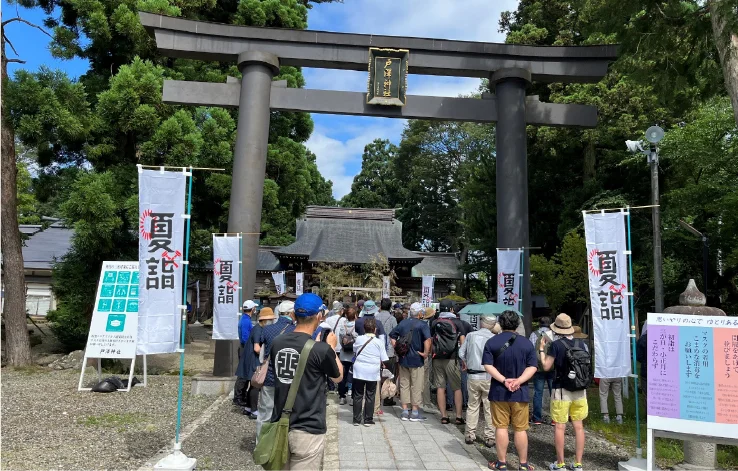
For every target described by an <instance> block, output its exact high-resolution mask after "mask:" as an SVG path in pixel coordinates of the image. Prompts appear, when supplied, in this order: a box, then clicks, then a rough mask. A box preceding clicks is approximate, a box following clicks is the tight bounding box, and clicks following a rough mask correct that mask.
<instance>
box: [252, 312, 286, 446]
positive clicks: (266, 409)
mask: <svg viewBox="0 0 738 471" xmlns="http://www.w3.org/2000/svg"><path fill="white" fill-rule="evenodd" d="M262 310H263V309H262ZM277 311H278V313H279V318H278V319H277V322H275V323H274V324H272V325H268V326H266V327H264V328H263V329H262V331H261V336H260V337H259V343H258V344H256V345H254V351H255V352H259V354H260V358H261V359H262V361H269V368H268V369H267V374H266V378H265V379H264V386H263V387H262V388H261V393H259V413H258V417H257V420H256V441H257V443H258V441H259V434H260V433H261V427H262V425H263V424H264V422H266V421H268V420H270V419H271V417H272V411H273V409H274V367H273V363H274V362H273V361H271V358H272V356H271V349H272V343H273V342H274V339H276V338H277V337H279V336H280V335H282V334H287V333H290V332H292V331H293V330H295V324H294V321H295V303H293V302H292V301H282V303H281V304H279V306H277ZM257 347H258V350H257Z"/></svg>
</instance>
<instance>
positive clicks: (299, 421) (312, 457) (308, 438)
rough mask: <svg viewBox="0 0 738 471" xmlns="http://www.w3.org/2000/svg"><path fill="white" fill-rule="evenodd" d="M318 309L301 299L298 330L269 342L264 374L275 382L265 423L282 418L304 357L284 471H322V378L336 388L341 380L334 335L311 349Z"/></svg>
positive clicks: (310, 299) (314, 301)
mask: <svg viewBox="0 0 738 471" xmlns="http://www.w3.org/2000/svg"><path fill="white" fill-rule="evenodd" d="M322 304H323V302H322V301H321V300H320V298H319V297H318V296H316V295H314V294H312V293H305V294H302V295H300V296H299V297H298V298H297V300H296V301H295V305H294V311H293V312H294V316H295V319H296V321H297V326H296V327H295V328H294V330H293V331H291V332H289V333H285V334H284V335H280V336H279V337H277V338H276V339H274V343H273V344H272V351H273V352H274V355H273V356H272V357H271V359H270V361H269V368H270V370H273V371H274V373H275V378H276V380H275V396H274V397H275V399H274V413H273V414H272V416H271V418H270V420H271V421H272V422H278V421H279V419H280V417H281V416H282V412H283V410H284V407H285V404H286V403H287V396H288V395H289V392H290V386H291V385H292V383H293V380H294V379H295V374H296V372H297V369H298V364H299V363H300V357H301V356H302V355H304V354H306V355H308V357H307V361H306V363H305V369H304V372H303V375H302V378H301V379H300V381H299V383H298V384H297V387H298V388H297V395H296V397H295V402H294V404H293V406H292V409H291V411H290V413H289V424H290V425H289V437H288V444H289V452H290V457H289V461H288V462H287V466H286V467H285V468H286V469H290V470H303V469H304V470H313V469H319V468H320V467H321V464H322V460H323V449H324V448H325V434H326V431H327V427H326V401H325V399H324V398H325V393H326V391H325V388H326V382H325V378H326V377H328V378H330V379H331V380H332V381H333V382H334V383H339V382H340V381H341V379H342V377H343V365H342V364H341V362H340V361H339V360H338V356H337V355H336V351H335V350H336V345H337V342H338V340H337V338H336V335H335V334H334V333H333V332H330V333H329V334H328V336H327V337H326V341H325V342H314V343H313V341H312V339H311V337H312V333H313V332H314V331H315V329H316V328H317V327H318V324H319V322H320V319H319V317H320V315H321V311H322V309H321V307H322V306H321V305H322ZM308 342H310V344H308ZM306 351H307V352H308V353H305V352H306Z"/></svg>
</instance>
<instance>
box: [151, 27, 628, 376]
mask: <svg viewBox="0 0 738 471" xmlns="http://www.w3.org/2000/svg"><path fill="white" fill-rule="evenodd" d="M139 17H140V19H141V23H142V24H143V26H144V27H145V28H146V29H147V31H149V33H150V34H151V35H152V36H153V37H154V38H155V39H156V45H157V47H158V48H159V50H161V51H162V52H163V53H164V54H166V55H169V56H171V57H178V58H186V59H195V60H202V61H221V62H236V63H237V64H238V68H239V70H240V71H241V73H242V79H241V80H240V81H239V80H237V79H235V78H234V79H229V80H228V81H227V82H226V83H205V82H183V81H176V80H166V81H165V82H164V92H163V93H164V102H165V103H170V104H180V105H191V106H223V107H230V108H238V127H237V134H236V145H235V149H234V163H233V183H232V188H231V205H230V212H229V215H228V232H239V233H243V234H244V238H243V266H244V267H245V268H244V272H243V296H244V298H243V299H248V298H250V297H252V296H253V291H254V285H255V281H256V266H257V263H256V262H257V254H258V246H259V231H260V227H261V205H262V197H263V189H264V178H265V173H266V157H267V140H268V135H269V118H270V111H272V110H275V111H304V112H308V113H324V114H339V115H363V116H377V117H388V118H403V119H435V120H441V121H470V122H477V123H492V122H496V123H497V125H496V141H497V142H496V146H497V148H496V168H497V184H496V186H497V227H498V228H502V230H498V231H497V247H499V248H527V247H529V237H528V164H527V148H526V126H527V125H529V124H531V125H544V126H577V127H584V128H593V127H595V126H596V125H597V109H596V107H594V106H588V105H578V104H558V103H543V102H541V101H539V100H538V98H537V97H535V96H527V95H526V88H527V86H528V85H529V84H530V83H532V82H543V83H551V82H563V83H572V82H597V81H599V80H600V79H601V78H602V77H604V76H605V74H606V73H607V68H608V64H609V62H611V61H612V60H614V59H615V58H616V53H617V49H616V46H612V45H606V46H556V47H552V46H545V47H540V46H522V45H513V44H496V43H480V42H468V41H447V40H438V39H421V38H406V37H395V36H374V35H364V34H344V33H328V32H321V31H310V30H289V29H274V28H259V27H251V26H232V25H225V24H215V23H206V22H200V21H192V20H184V19H181V18H172V17H167V16H162V15H155V14H151V13H139ZM280 66H295V67H314V68H323V69H342V70H359V71H363V70H368V73H369V86H368V91H367V93H362V92H339V91H326V90H310V89H298V88H287V84H286V82H279V81H277V82H274V81H273V80H272V78H273V77H274V76H275V75H277V74H278V73H279V67H280ZM407 74H422V75H440V76H455V77H476V78H488V79H489V81H490V89H491V90H490V92H491V93H485V94H483V95H482V97H481V99H477V98H445V97H432V96H413V95H406V92H407V81H406V77H407ZM523 276H524V278H523V291H522V292H521V296H522V298H523V299H522V301H523V314H524V322H525V326H526V329H527V330H530V329H531V321H532V319H531V293H530V264H529V263H528V252H527V250H526V251H524V275H523ZM237 363H238V355H237V342H236V341H229V340H218V341H216V348H215V364H214V367H213V375H214V376H232V375H233V371H234V370H235V367H236V364H237Z"/></svg>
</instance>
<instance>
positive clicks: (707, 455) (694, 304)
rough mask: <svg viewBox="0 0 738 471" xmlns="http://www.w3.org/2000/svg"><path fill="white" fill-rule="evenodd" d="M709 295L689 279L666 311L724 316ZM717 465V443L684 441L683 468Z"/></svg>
mask: <svg viewBox="0 0 738 471" xmlns="http://www.w3.org/2000/svg"><path fill="white" fill-rule="evenodd" d="M706 304H707V297H706V296H705V295H704V294H703V293H702V292H700V290H699V289H697V285H696V284H695V282H694V280H693V279H691V280H689V283H688V284H687V289H686V290H684V292H683V293H682V294H680V295H679V305H678V306H672V307H667V308H666V309H664V312H666V313H670V314H688V315H693V316H724V315H725V311H723V310H722V309H718V308H716V307H709V306H706ZM716 467H717V445H715V444H714V443H702V442H692V441H686V440H685V441H684V463H683V464H682V465H680V466H679V468H681V469H715V468H716Z"/></svg>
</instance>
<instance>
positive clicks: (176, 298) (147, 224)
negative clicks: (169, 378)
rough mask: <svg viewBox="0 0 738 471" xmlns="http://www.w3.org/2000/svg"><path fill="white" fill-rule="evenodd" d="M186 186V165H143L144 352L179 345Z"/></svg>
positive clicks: (140, 183)
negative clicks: (176, 169)
mask: <svg viewBox="0 0 738 471" xmlns="http://www.w3.org/2000/svg"><path fill="white" fill-rule="evenodd" d="M186 186H187V174H186V173H185V172H183V171H179V172H167V171H163V170H144V169H141V168H140V167H139V179H138V208H139V238H138V240H139V244H138V262H139V295H138V296H139V297H138V299H139V308H138V345H137V352H138V354H140V355H145V354H149V355H150V354H156V353H173V352H174V351H176V350H177V348H178V345H179V335H180V330H181V327H180V326H181V316H182V315H183V310H182V309H181V306H182V270H183V267H184V264H183V263H182V260H183V252H184V232H185V221H184V217H183V216H184V215H185V191H186Z"/></svg>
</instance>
